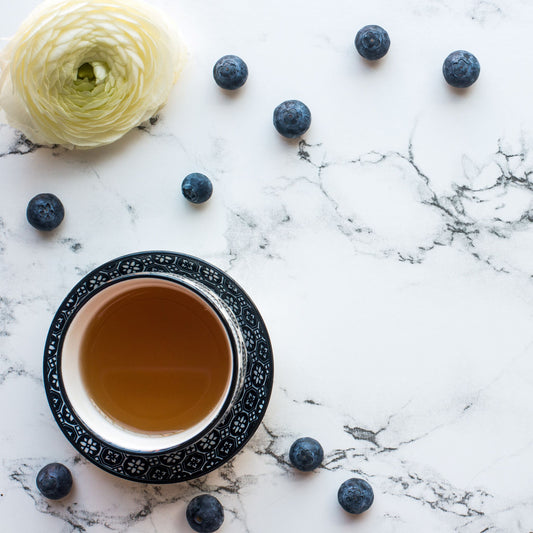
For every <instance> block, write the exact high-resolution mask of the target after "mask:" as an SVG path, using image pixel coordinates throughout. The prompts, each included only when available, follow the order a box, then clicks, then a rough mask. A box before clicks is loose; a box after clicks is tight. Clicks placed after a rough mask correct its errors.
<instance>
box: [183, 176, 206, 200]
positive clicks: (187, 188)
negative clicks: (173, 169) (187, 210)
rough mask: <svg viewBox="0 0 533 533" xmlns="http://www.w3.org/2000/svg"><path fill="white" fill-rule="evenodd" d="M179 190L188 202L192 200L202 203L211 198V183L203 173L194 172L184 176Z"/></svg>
mask: <svg viewBox="0 0 533 533" xmlns="http://www.w3.org/2000/svg"><path fill="white" fill-rule="evenodd" d="M181 192H182V193H183V196H185V198H187V200H189V202H192V203H193V204H203V203H204V202H207V200H209V198H211V195H212V194H213V184H212V183H211V180H210V179H209V178H208V177H207V176H204V174H200V173H199V172H194V173H192V174H189V175H188V176H185V179H184V180H183V181H182V183H181Z"/></svg>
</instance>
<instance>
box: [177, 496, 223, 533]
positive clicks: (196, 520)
mask: <svg viewBox="0 0 533 533" xmlns="http://www.w3.org/2000/svg"><path fill="white" fill-rule="evenodd" d="M186 516H187V522H189V525H190V526H191V527H192V528H193V529H194V531H198V532H199V533H211V532H212V531H216V530H217V529H218V528H219V527H220V526H221V525H222V522H224V509H223V508H222V505H221V503H220V502H219V501H218V500H217V499H216V498H215V497H214V496H211V495H210V494H201V495H200V496H196V498H193V499H192V500H191V501H190V502H189V505H187V511H186Z"/></svg>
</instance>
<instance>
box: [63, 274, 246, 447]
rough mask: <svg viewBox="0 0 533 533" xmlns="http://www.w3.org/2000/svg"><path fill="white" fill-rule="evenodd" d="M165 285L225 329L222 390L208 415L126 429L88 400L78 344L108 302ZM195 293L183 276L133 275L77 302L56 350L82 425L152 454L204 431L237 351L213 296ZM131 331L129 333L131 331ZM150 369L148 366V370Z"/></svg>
mask: <svg viewBox="0 0 533 533" xmlns="http://www.w3.org/2000/svg"><path fill="white" fill-rule="evenodd" d="M150 287H164V288H167V289H171V290H173V291H185V292H186V295H187V297H188V298H193V299H196V300H197V301H198V304H199V305H202V306H204V308H206V306H207V309H208V310H209V311H210V312H211V313H212V314H213V316H214V317H216V319H217V320H219V321H221V323H222V324H223V325H224V329H225V332H226V349H227V352H228V354H230V371H229V373H228V375H227V379H226V380H225V384H224V388H223V394H221V395H220V398H219V399H218V402H217V403H216V405H215V406H214V408H213V409H211V411H210V412H209V413H208V415H207V416H205V417H204V418H202V420H201V421H199V422H198V423H196V424H195V425H193V426H192V427H188V428H186V429H180V430H176V431H165V432H153V431H150V432H147V431H141V430H136V429H134V428H132V427H131V426H130V427H126V426H125V425H123V424H121V423H119V422H118V421H117V420H115V419H113V418H111V417H110V416H108V415H107V414H106V413H105V412H104V411H103V410H102V409H101V408H100V406H99V405H97V403H96V402H95V401H94V399H93V398H91V396H90V394H89V391H88V387H87V382H86V380H85V379H84V375H83V368H82V367H83V361H82V354H83V349H82V348H83V342H84V339H85V338H86V335H87V332H88V330H89V327H90V325H91V323H92V322H93V321H94V320H95V318H96V317H98V316H99V314H101V313H102V312H103V310H105V309H106V308H107V307H108V306H109V305H110V303H112V302H114V301H116V300H117V299H119V298H121V297H122V296H123V295H125V294H127V293H128V292H130V291H132V290H134V289H139V288H144V289H147V288H150ZM202 293H203V294H200V293H199V292H198V291H196V290H195V289H194V287H192V286H188V284H187V282H186V280H178V279H165V278H164V277H162V276H151V275H134V276H132V277H131V278H124V279H121V280H118V281H116V282H110V283H108V284H106V286H104V287H103V288H102V289H101V290H99V291H97V292H95V293H93V295H92V296H91V297H90V298H89V299H88V300H86V301H85V302H84V303H83V304H81V305H80V306H79V308H78V310H77V311H76V312H75V314H74V315H73V317H71V320H70V322H69V324H68V325H67V330H66V333H65V335H64V340H63V344H62V346H61V349H60V365H59V367H60V376H61V380H62V383H63V387H64V391H65V394H66V396H67V398H68V401H69V402H70V404H71V406H72V408H73V410H74V411H75V412H76V414H77V416H78V417H79V418H80V420H81V421H82V422H83V423H84V424H85V425H86V426H87V428H88V429H89V430H90V431H91V432H93V433H94V434H96V435H97V436H98V437H100V438H101V439H102V440H104V441H107V442H108V443H110V444H112V445H114V446H116V447H118V448H122V449H124V450H127V451H133V452H135V451H137V452H155V451H159V450H164V449H167V448H172V447H176V446H179V445H181V444H184V443H187V442H188V441H190V440H191V439H194V438H197V437H199V436H201V435H202V434H204V433H205V432H206V431H208V430H209V429H210V428H211V427H212V426H213V425H214V424H215V423H216V421H217V420H218V419H219V418H220V416H221V415H223V413H224V412H225V410H226V408H227V405H228V403H229V401H230V399H231V395H232V391H233V389H234V387H235V381H236V380H235V374H236V353H235V346H236V344H235V341H234V339H232V333H231V329H230V328H229V327H228V324H227V323H226V322H225V320H224V319H223V316H222V315H221V313H219V312H218V309H217V302H216V299H213V300H210V298H209V295H208V292H206V291H205V290H204V291H202ZM133 333H134V332H132V334H133ZM148 370H149V369H148Z"/></svg>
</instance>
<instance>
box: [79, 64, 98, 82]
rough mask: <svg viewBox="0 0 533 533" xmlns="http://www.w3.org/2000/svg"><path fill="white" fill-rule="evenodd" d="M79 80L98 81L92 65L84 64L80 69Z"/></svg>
mask: <svg viewBox="0 0 533 533" xmlns="http://www.w3.org/2000/svg"><path fill="white" fill-rule="evenodd" d="M78 79H79V80H87V81H95V80H96V76H95V75H94V69H93V66H92V65H91V64H90V63H83V65H82V66H81V67H79V68H78Z"/></svg>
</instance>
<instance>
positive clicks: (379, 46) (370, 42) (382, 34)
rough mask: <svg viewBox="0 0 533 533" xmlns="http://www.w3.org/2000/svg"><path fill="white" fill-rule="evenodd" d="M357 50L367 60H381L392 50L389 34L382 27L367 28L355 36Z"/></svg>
mask: <svg viewBox="0 0 533 533" xmlns="http://www.w3.org/2000/svg"><path fill="white" fill-rule="evenodd" d="M355 48H356V49H357V51H358V52H359V54H361V55H362V56H363V57H364V58H365V59H369V60H370V61H375V60H376V59H381V58H382V57H383V56H384V55H385V54H386V53H387V52H388V51H389V48H390V38H389V34H388V33H387V32H386V31H385V30H384V29H383V28H382V27H381V26H376V25H375V24H370V25H369V26H365V27H364V28H361V29H360V30H359V31H358V32H357V35H356V36H355Z"/></svg>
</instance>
